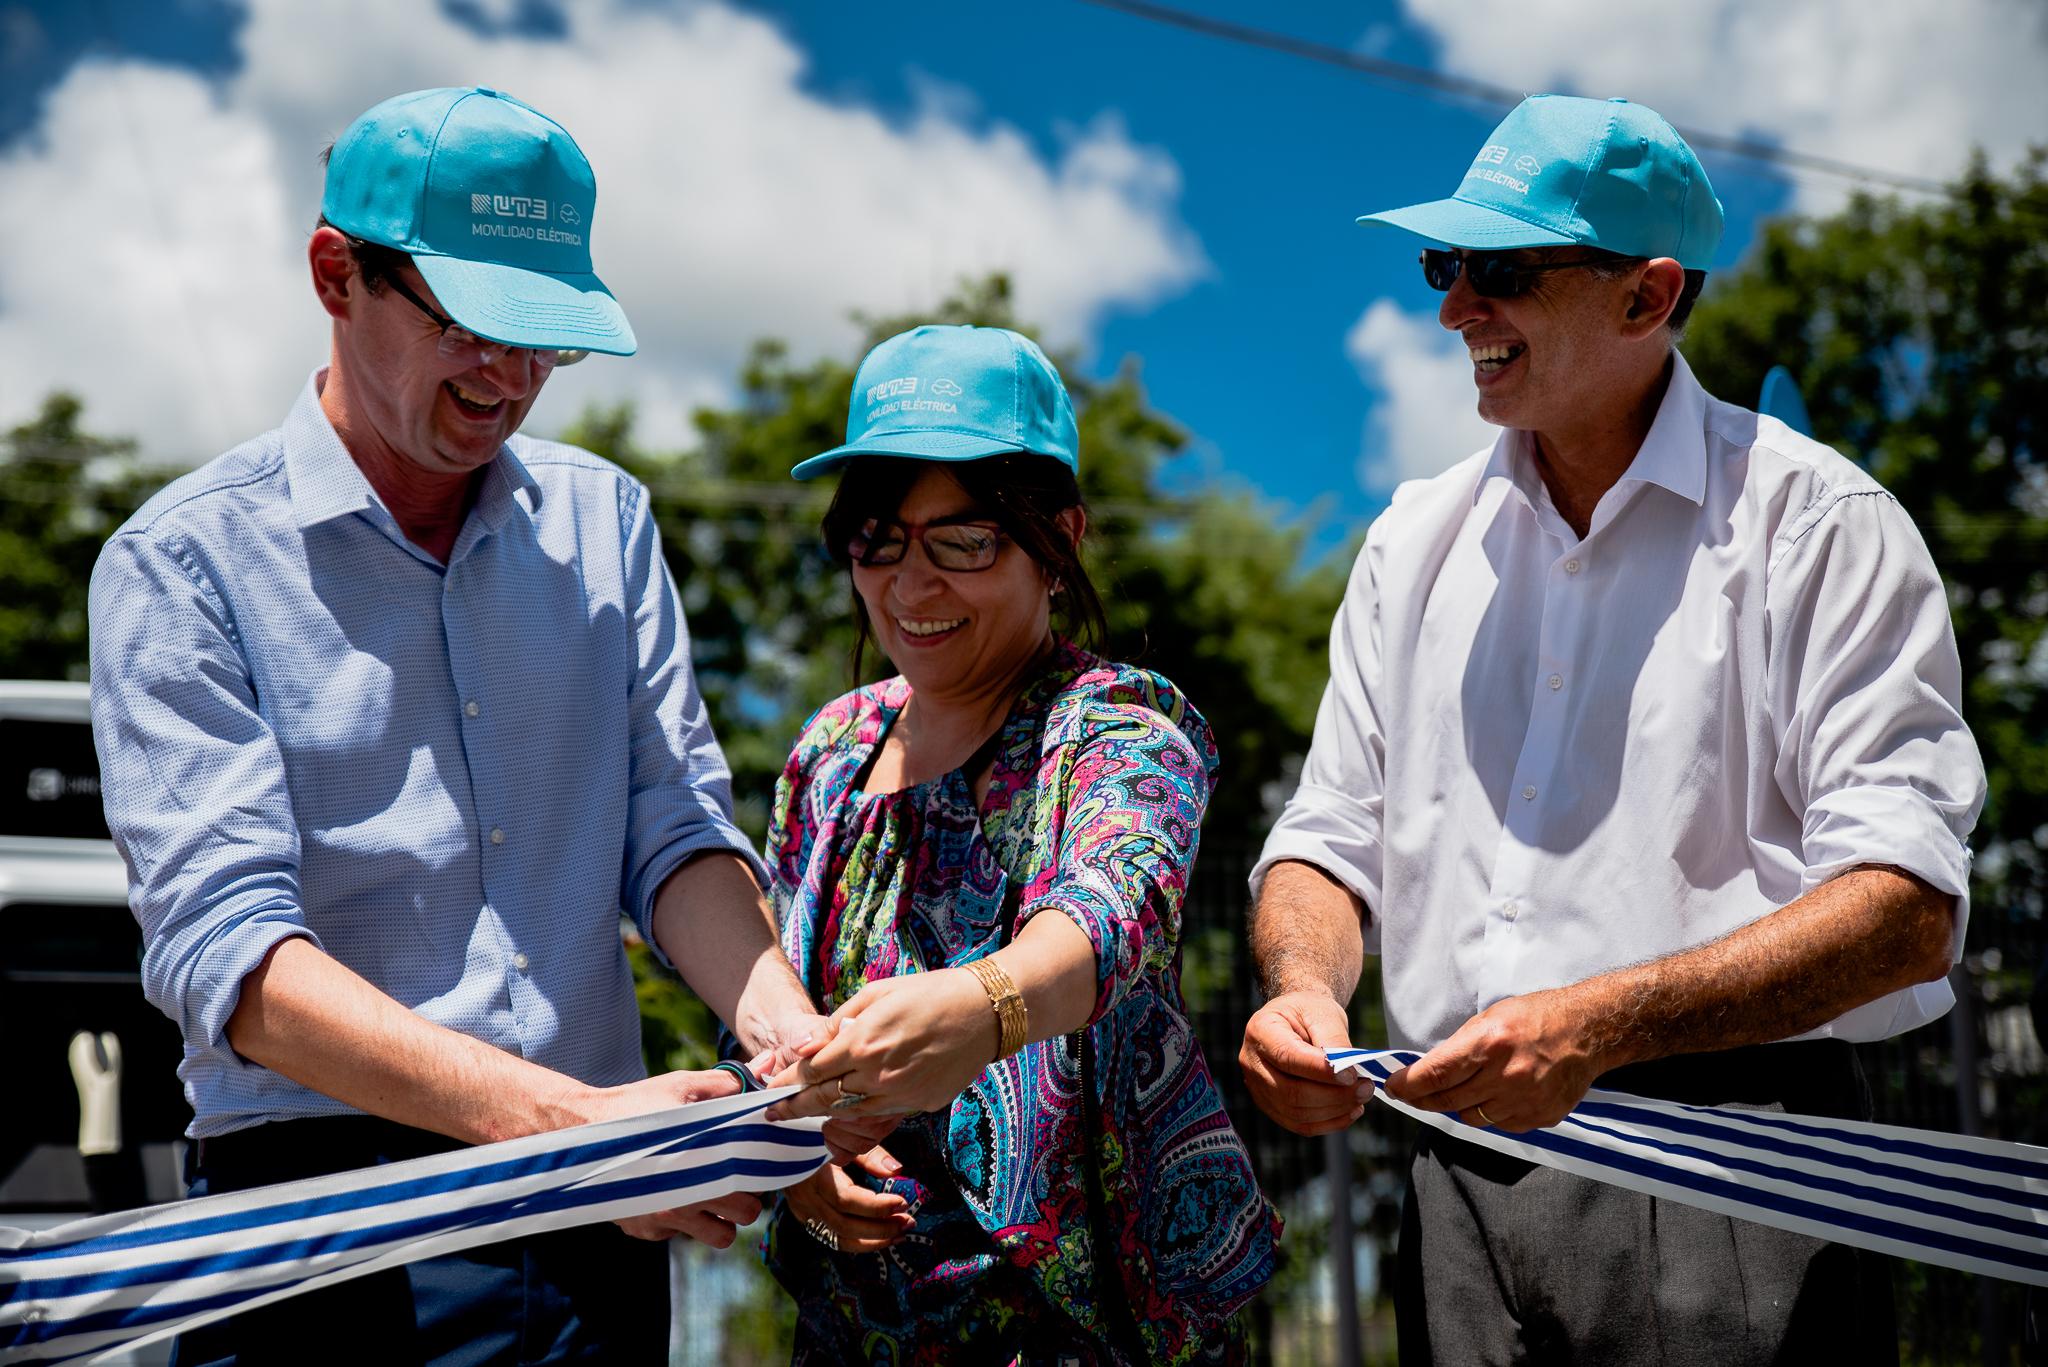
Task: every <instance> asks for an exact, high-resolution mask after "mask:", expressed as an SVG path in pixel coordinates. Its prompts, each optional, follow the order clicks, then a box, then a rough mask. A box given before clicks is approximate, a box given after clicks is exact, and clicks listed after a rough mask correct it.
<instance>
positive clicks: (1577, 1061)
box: [1387, 983, 1622, 1133]
mask: <svg viewBox="0 0 2048 1367" xmlns="http://www.w3.org/2000/svg"><path fill="white" fill-rule="evenodd" d="M1586 996H1587V985H1586V984H1583V983H1581V984H1578V985H1576V986H1573V987H1561V988H1556V989H1554V990H1552V991H1548V992H1531V993H1529V994H1528V995H1527V996H1522V997H1508V998H1505V999H1503V1000H1501V1001H1497V1002H1495V1003H1494V1004H1493V1005H1492V1006H1489V1007H1487V1008H1486V1010H1484V1011H1482V1012H1480V1013H1479V1014H1478V1015H1476V1016H1474V1017H1473V1018H1472V1019H1471V1020H1468V1021H1466V1022H1465V1023H1464V1024H1463V1025H1461V1026H1459V1027H1458V1031H1457V1033H1456V1034H1454V1035H1452V1036H1451V1037H1450V1038H1449V1039H1447V1040H1445V1041H1444V1042H1443V1043H1442V1044H1439V1045H1438V1046H1437V1047H1436V1048H1434V1049H1432V1050H1430V1051H1429V1052H1428V1053H1426V1054H1424V1055H1423V1056H1422V1057H1421V1058H1419V1059H1417V1060H1416V1061H1415V1062H1414V1063H1413V1064H1411V1065H1409V1066H1408V1067H1406V1068H1403V1069H1402V1070H1401V1071H1400V1072H1398V1073H1396V1074H1394V1075H1393V1076H1392V1077H1390V1078H1388V1079H1387V1095H1388V1096H1390V1097H1393V1098H1394V1099H1395V1100H1397V1101H1405V1102H1407V1103H1408V1104H1409V1105H1411V1106H1416V1107H1419V1108H1421V1109H1422V1110H1425V1111H1454V1112H1457V1113H1458V1118H1459V1119H1460V1120H1463V1121H1465V1122H1466V1123H1468V1124H1474V1125H1490V1126H1492V1127H1493V1128H1494V1129H1496V1130H1508V1131H1512V1132H1515V1133H1520V1132H1521V1131H1524V1130H1540V1129H1543V1128H1545V1127H1546V1126H1550V1125H1555V1124H1556V1123H1557V1122H1558V1121H1560V1120H1562V1119H1564V1118H1565V1116H1566V1115H1567V1114H1569V1113H1570V1111H1571V1109H1572V1107H1574V1106H1576V1105H1578V1104H1579V1102H1580V1101H1581V1100H1582V1099H1583V1098H1584V1097H1585V1095H1586V1089H1587V1088H1589V1087H1591V1086H1592V1085H1593V1080H1594V1079H1595V1078H1597V1077H1599V1076H1600V1074H1602V1073H1604V1072H1606V1071H1607V1070H1608V1068H1609V1067H1612V1066H1614V1065H1615V1064H1616V1063H1619V1062H1621V1061H1622V1060H1618V1059H1617V1060H1613V1061H1612V1062H1610V1061H1609V1060H1608V1059H1607V1058H1606V1057H1604V1055H1603V1053H1602V1051H1601V1050H1600V1049H1599V1048H1597V1047H1596V1046H1595V1045H1594V1043H1593V1042H1592V1040H1591V1039H1590V1038H1589V1037H1588V1030H1587V1027H1588V1025H1589V1024H1590V1023H1592V1022H1594V1021H1598V1020H1600V1019H1601V1018H1602V1016H1603V1014H1604V1013H1603V1012H1601V1011H1600V1010H1599V1009H1598V1008H1597V1007H1596V1006H1595V1005H1594V1004H1593V1003H1591V1002H1589V1001H1587V1000H1586V999H1585V998H1586Z"/></svg>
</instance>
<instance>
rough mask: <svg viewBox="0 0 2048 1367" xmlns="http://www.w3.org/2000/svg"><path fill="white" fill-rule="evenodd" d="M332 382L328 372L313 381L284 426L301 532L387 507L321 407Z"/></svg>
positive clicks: (286, 461) (288, 477) (320, 372)
mask: <svg viewBox="0 0 2048 1367" xmlns="http://www.w3.org/2000/svg"><path fill="white" fill-rule="evenodd" d="M326 380H327V368H326V367H325V366H322V367H321V368H320V369H318V370H316V371H314V372H313V373H312V374H311V375H310V376H308V377H307V379H306V387H305V388H304V389H301V390H300V391H299V398H298V402H296V403H294V404H293V405H292V411H291V412H290V413H289V414H288V415H286V417H285V420H284V473H285V481H286V483H287V484H288V486H289V487H290V490H291V500H292V516H293V517H294V518H295V519H296V520H297V521H298V524H299V526H300V528H301V529H304V528H307V527H311V526H315V525H317V524H319V523H322V522H331V521H333V520H334V519H335V518H338V517H346V516H348V515H349V514H350V513H360V512H368V511H369V510H370V509H372V508H376V507H379V506H381V504H380V502H379V500H378V498H377V492H376V490H374V489H372V488H371V487H370V481H368V480H367V479H364V478H363V472H362V471H361V470H359V469H358V468H356V462H355V458H354V457H352V456H350V455H349V453H348V448H347V447H346V446H343V445H342V444H341V434H340V433H338V432H336V431H335V430H334V424H333V423H332V422H329V421H328V419H327V410H326V409H324V408H322V407H321V406H320V387H321V385H322V384H324V383H326Z"/></svg>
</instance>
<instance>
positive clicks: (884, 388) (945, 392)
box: [867, 375, 960, 424]
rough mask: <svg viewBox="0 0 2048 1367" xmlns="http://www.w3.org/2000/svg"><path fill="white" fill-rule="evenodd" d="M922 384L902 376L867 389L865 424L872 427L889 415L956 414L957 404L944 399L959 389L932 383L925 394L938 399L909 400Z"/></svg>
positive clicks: (944, 382) (943, 382)
mask: <svg viewBox="0 0 2048 1367" xmlns="http://www.w3.org/2000/svg"><path fill="white" fill-rule="evenodd" d="M922 383H923V381H922V379H920V378H919V377H918V376H916V375H905V376H902V377H900V378H898V379H894V380H884V381H882V382H881V383H880V384H873V385H869V386H868V415H867V421H868V423H869V424H873V423H874V422H875V420H876V419H878V418H886V417H888V416H889V415H890V414H891V413H958V412H959V411H960V405H959V404H956V403H948V402H947V401H946V400H947V396H950V395H953V394H958V393H959V392H960V386H959V385H957V384H955V383H954V382H953V381H951V380H934V381H932V384H931V388H930V390H929V392H930V393H933V394H937V395H939V396H940V397H939V398H936V399H919V398H913V397H912V396H913V395H915V394H916V393H917V387H918V385H920V384H922Z"/></svg>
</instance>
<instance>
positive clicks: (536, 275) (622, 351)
mask: <svg viewBox="0 0 2048 1367" xmlns="http://www.w3.org/2000/svg"><path fill="white" fill-rule="evenodd" d="M412 263H413V265H415V266H417V267H418V268H419V272H420V275H421V277H422V278H424V279H425V280H426V282H427V285H428V287H429V288H431V289H432V290H433V291H434V297H435V298H437V299H439V300H440V301H441V307H442V308H443V309H445V310H446V311H447V313H448V316H449V317H450V318H453V319H454V320H455V321H456V322H458V323H460V324H462V326H464V327H466V328H468V329H469V330H470V331H471V332H474V333H475V334H476V335H477V336H479V337H483V338H486V339H488V340H490V341H493V342H504V343H506V344H507V345H509V346H518V347H544V348H548V349H551V350H559V351H602V352H606V353H608V354H609V355H613V356H631V355H632V354H633V352H634V351H635V350H637V349H638V347H639V342H638V341H636V340H635V339H634V337H633V325H632V324H631V323H628V322H627V321H626V311H625V310H624V309H622V308H620V307H619V301H618V300H616V299H614V298H612V292H611V291H610V290H608V289H606V288H605V285H604V281H602V280H600V279H598V278H597V277H596V276H594V275H544V274H542V273H541V272H539V271H528V270H521V269H519V268H518V267H516V266H503V265H499V264H498V263H497V262H495V261H463V260H460V259H458V258H456V257H452V256H429V255H427V254H425V253H420V254H418V255H416V256H414V257H413V259H412Z"/></svg>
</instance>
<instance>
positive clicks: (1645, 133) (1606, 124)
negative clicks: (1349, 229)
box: [1358, 95, 1721, 271]
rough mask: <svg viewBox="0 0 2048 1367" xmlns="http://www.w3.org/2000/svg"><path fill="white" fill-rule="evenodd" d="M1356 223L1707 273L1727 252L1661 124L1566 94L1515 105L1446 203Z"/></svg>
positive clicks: (1660, 119)
mask: <svg viewBox="0 0 2048 1367" xmlns="http://www.w3.org/2000/svg"><path fill="white" fill-rule="evenodd" d="M1358 221H1359V222H1360V223H1385V224H1387V225H1389V226H1391V227H1395V228H1406V229H1407V230H1408V231H1409V232H1411V233H1416V234H1419V235H1421V236H1423V237H1426V238H1429V239H1431V240H1432V241H1436V242H1442V243H1445V244H1446V245H1448V246H1452V247H1466V248H1470V249H1473V250H1477V251H1503V250H1507V249H1509V248H1514V247H1562V246H1568V245H1573V244H1576V245H1579V246H1584V247H1598V248H1601V249H1602V250H1604V251H1610V252H1618V253H1620V254H1621V255H1623V256H1646V257H1659V256H1668V257H1671V258H1672V259H1674V260H1676V261H1677V262H1678V264H1679V265H1681V266H1683V267H1685V268H1686V269H1687V270H1699V271H1703V270H1705V269H1707V267H1708V266H1709V265H1710V264H1712V262H1713V259H1714V249H1715V248H1716V247H1718V246H1720V244H1721V201H1720V200H1718V199H1716V198H1714V187H1713V185H1712V183H1711V182H1709V181H1708V180H1707V172H1706V168H1705V167H1703V166H1701V165H1700V159H1699V158H1698V157H1696V156H1694V155H1693V150H1692V148H1690V147H1688V146H1687V145H1686V142H1685V139H1684V138H1682V137H1680V136H1678V130H1677V129H1675V128H1673V127H1672V126H1671V125H1670V124H1668V123H1666V122H1665V121H1664V116H1663V115H1661V114H1659V113H1657V112H1656V111H1655V110H1654V109H1650V108H1647V107H1646V106H1644V105H1640V104H1630V103H1629V102H1628V101H1627V100H1585V99H1579V98H1576V97H1574V96H1570V95H1531V96H1530V97H1529V98H1528V99H1526V100H1523V101H1522V102H1521V103H1520V104H1518V105H1516V106H1515V108H1514V110H1513V112H1511V113H1510V114H1509V115H1508V116H1507V117H1506V118H1505V119H1502V120H1501V122H1500V126H1499V127H1498V128H1495V129H1494V130H1493V134H1492V136H1491V137H1489V138H1487V140H1486V145H1485V146H1484V147H1482V148H1480V149H1479V155H1478V156H1476V157H1474V158H1473V159H1472V169H1470V170H1469V171H1467V172H1465V179H1464V181H1463V182H1461V183H1460V184H1459V186H1458V189H1457V192H1456V193H1455V194H1453V195H1452V196H1451V197H1450V198H1449V199H1436V200H1431V201H1430V202H1429V203H1427V204H1411V205H1409V206H1408V207H1407V208H1405V209H1388V210H1386V211H1385V212H1383V213H1377V214H1366V215H1365V216H1364V217H1362V218H1360V219H1359V220H1358Z"/></svg>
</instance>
